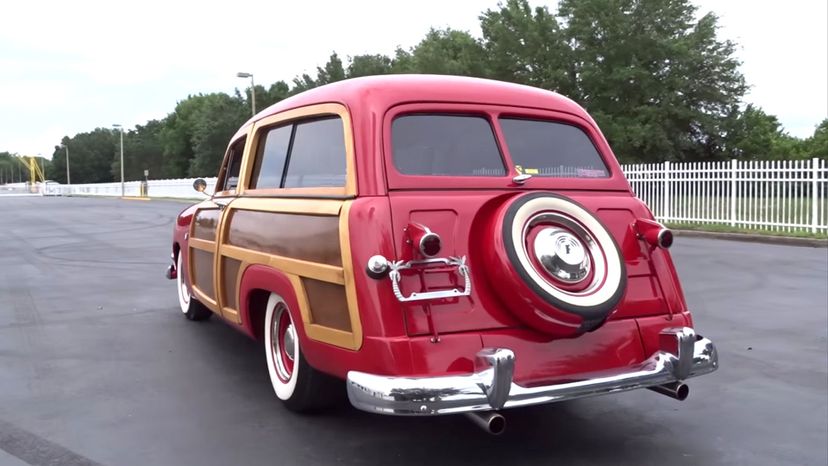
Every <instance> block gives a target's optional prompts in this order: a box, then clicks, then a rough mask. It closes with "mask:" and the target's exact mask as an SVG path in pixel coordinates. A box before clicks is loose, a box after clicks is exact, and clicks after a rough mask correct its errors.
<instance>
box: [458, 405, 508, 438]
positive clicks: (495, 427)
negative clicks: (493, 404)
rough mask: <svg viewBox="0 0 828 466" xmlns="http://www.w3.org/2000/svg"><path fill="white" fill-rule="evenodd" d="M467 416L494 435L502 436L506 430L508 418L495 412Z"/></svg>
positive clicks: (475, 413)
mask: <svg viewBox="0 0 828 466" xmlns="http://www.w3.org/2000/svg"><path fill="white" fill-rule="evenodd" d="M465 414H466V417H467V418H469V419H471V421H472V422H473V423H475V424H477V425H478V426H479V427H480V428H481V429H483V430H485V431H486V432H488V433H490V434H492V435H500V434H502V433H503V431H504V430H506V418H505V417H503V415H502V414H500V413H496V412H494V411H483V412H477V411H475V412H471V413H465Z"/></svg>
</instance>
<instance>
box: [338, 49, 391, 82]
mask: <svg viewBox="0 0 828 466" xmlns="http://www.w3.org/2000/svg"><path fill="white" fill-rule="evenodd" d="M389 73H391V59H390V58H389V57H386V56H385V55H357V56H355V57H351V59H350V64H348V69H347V70H346V75H347V76H348V77H349V78H358V77H360V76H375V75H381V74H389Z"/></svg>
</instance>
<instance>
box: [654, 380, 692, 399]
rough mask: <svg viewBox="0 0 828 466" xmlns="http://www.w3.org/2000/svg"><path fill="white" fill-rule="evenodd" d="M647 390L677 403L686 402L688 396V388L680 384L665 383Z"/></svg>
mask: <svg viewBox="0 0 828 466" xmlns="http://www.w3.org/2000/svg"><path fill="white" fill-rule="evenodd" d="M647 388H648V389H650V390H652V391H654V392H656V393H661V394H662V395H667V396H669V397H670V398H674V399H676V400H679V401H684V400H686V399H687V397H688V396H689V395H690V387H688V386H687V385H685V384H683V383H681V382H672V383H666V384H664V385H655V386H652V387H647Z"/></svg>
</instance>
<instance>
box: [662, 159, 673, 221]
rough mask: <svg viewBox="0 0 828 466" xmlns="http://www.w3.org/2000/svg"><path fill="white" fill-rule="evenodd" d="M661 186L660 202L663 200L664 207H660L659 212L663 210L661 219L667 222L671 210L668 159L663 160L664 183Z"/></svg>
mask: <svg viewBox="0 0 828 466" xmlns="http://www.w3.org/2000/svg"><path fill="white" fill-rule="evenodd" d="M662 187H663V189H664V192H662V196H661V199H662V202H664V208H663V209H661V212H663V215H664V217H663V219H662V221H663V222H665V223H667V222H669V221H670V212H671V209H670V191H671V190H670V161H669V160H665V161H664V183H663V185H662Z"/></svg>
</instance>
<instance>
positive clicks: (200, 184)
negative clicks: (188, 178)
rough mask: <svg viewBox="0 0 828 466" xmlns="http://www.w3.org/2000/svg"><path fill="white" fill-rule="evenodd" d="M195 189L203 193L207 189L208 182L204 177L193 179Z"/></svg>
mask: <svg viewBox="0 0 828 466" xmlns="http://www.w3.org/2000/svg"><path fill="white" fill-rule="evenodd" d="M193 189H195V190H196V191H198V192H200V193H203V192H204V190H205V189H207V182H206V181H204V178H197V179H196V180H195V181H193Z"/></svg>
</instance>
